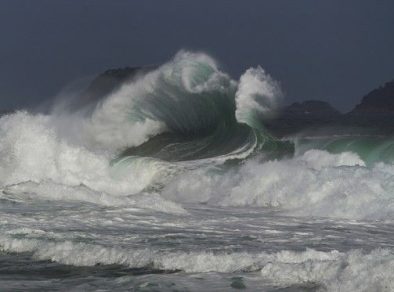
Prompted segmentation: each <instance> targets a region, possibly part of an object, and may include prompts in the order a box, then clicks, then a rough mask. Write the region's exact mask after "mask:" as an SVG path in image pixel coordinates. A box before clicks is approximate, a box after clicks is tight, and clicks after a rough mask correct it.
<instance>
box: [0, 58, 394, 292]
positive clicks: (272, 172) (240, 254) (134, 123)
mask: <svg viewBox="0 0 394 292" xmlns="http://www.w3.org/2000/svg"><path fill="white" fill-rule="evenodd" d="M282 98H283V94H282V91H281V88H280V85H279V83H278V82H276V81H275V80H273V79H272V78H271V77H270V75H268V74H267V73H266V72H265V71H264V69H262V68H261V67H256V68H250V69H248V70H247V71H246V72H245V73H244V74H243V75H242V76H241V78H240V79H239V80H233V79H232V78H231V77H230V76H229V75H228V74H226V73H225V72H223V71H221V70H220V68H219V66H218V65H217V63H216V61H215V60H214V59H212V58H211V57H210V56H208V55H206V54H202V53H191V52H186V51H181V52H179V53H178V54H177V55H176V56H175V57H174V58H173V59H172V60H170V61H169V62H167V63H166V64H164V65H162V66H160V67H158V68H157V69H155V70H151V71H149V72H144V73H141V74H139V75H138V76H136V77H135V78H134V79H133V80H131V81H129V82H127V83H125V84H124V85H122V86H121V87H120V88H119V89H117V90H116V91H115V92H113V93H111V94H110V95H108V96H106V97H105V98H103V99H102V100H100V101H95V102H92V103H90V104H88V105H86V102H83V106H81V107H80V108H77V109H76V108H75V107H73V110H70V107H68V106H67V105H68V104H69V103H71V102H72V103H73V104H75V100H72V99H73V97H67V98H65V97H63V98H62V99H61V100H58V101H57V102H56V104H55V105H54V106H53V108H52V109H51V111H50V112H49V113H45V114H43V113H38V112H29V111H19V112H15V113H13V114H9V115H6V116H3V117H1V118H0V290H1V291H54V290H60V291H237V290H244V291H394V274H393V272H392V271H393V270H394V235H393V234H394V164H393V163H394V138H393V137H387V136H382V135H373V134H368V135H361V134H357V133H356V132H350V133H349V134H346V135H345V134H343V131H338V132H340V133H342V134H340V135H333V134H332V131H331V132H330V135H325V133H324V131H322V132H321V133H317V134H316V135H313V136H302V135H295V136H291V137H284V138H281V139H277V138H275V137H274V136H273V135H271V134H270V133H269V132H268V131H266V130H265V127H264V121H265V120H266V119H271V118H274V117H275V113H276V112H277V111H278V110H279V106H280V104H281V100H282ZM81 104H82V103H81Z"/></svg>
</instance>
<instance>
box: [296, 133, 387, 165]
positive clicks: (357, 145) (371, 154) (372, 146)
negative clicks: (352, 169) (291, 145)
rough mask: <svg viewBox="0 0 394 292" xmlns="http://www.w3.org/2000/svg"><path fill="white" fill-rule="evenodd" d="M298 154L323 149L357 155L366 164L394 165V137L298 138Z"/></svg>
mask: <svg viewBox="0 0 394 292" xmlns="http://www.w3.org/2000/svg"><path fill="white" fill-rule="evenodd" d="M294 142H295V148H296V152H297V153H303V152H305V151H307V150H310V149H322V150H327V151H329V152H331V153H335V154H337V153H341V152H345V151H348V152H353V153H357V154H358V155H359V156H360V158H361V159H363V160H364V161H365V163H366V164H369V165H371V164H373V163H376V162H385V163H394V137H383V136H342V137H340V136H337V137H335V136H334V137H313V138H298V139H296V140H295V141H294Z"/></svg>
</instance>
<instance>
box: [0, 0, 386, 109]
mask: <svg viewBox="0 0 394 292" xmlns="http://www.w3.org/2000/svg"><path fill="white" fill-rule="evenodd" d="M393 12H394V1H393V0H378V1H377V0H375V1H373V0H346V1H345V0H326V1H324V0H321V1H316V0H269V1H268V0H267V1H264V0H256V1H253V0H238V1H232V0H198V1H197V0H193V1H192V0H178V1H175V0H156V1H153V0H140V1H138V0H134V1H132V0H130V1H125V0H34V1H33V0H0V108H13V107H26V106H32V105H37V104H38V103H41V102H43V101H44V100H46V99H49V98H51V97H52V96H54V95H55V94H56V93H57V92H58V91H60V90H61V88H62V87H64V86H65V85H67V84H68V83H70V82H72V81H74V80H78V79H80V78H83V77H86V76H93V75H95V74H97V73H100V72H102V71H104V70H106V69H108V68H116V67H124V66H137V65H144V64H159V63H162V62H164V61H166V60H168V59H169V58H170V57H171V56H173V55H174V54H175V53H176V52H177V51H178V50H179V49H182V48H185V49H192V50H202V51H206V52H208V53H209V54H211V55H212V56H214V57H215V58H217V59H218V60H219V62H220V64H221V65H222V68H223V69H224V70H226V71H228V72H229V73H230V74H231V75H232V76H233V77H234V78H238V77H239V75H240V74H241V73H242V71H244V70H245V69H247V68H248V67H250V66H256V65H259V64H260V65H261V66H262V67H263V68H265V69H266V70H267V71H268V72H269V73H270V74H271V75H272V76H273V77H274V78H275V79H277V80H279V81H280V82H281V84H282V87H283V89H284V91H285V92H286V100H287V102H292V101H295V100H305V99H321V100H327V101H330V102H331V103H332V104H333V105H335V106H337V107H338V108H340V109H341V110H349V109H350V108H351V107H352V106H353V105H354V104H356V103H357V102H358V101H359V100H360V98H361V97H362V96H363V95H364V94H366V93H367V92H368V91H370V90H371V89H373V88H375V87H377V86H378V85H380V84H382V83H384V82H386V81H389V80H392V79H394V17H393Z"/></svg>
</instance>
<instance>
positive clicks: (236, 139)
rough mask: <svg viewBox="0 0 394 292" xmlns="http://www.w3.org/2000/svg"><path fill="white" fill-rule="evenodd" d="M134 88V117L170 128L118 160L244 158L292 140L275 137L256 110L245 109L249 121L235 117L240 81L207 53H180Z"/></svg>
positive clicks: (131, 113)
mask: <svg viewBox="0 0 394 292" xmlns="http://www.w3.org/2000/svg"><path fill="white" fill-rule="evenodd" d="M132 86H134V87H137V88H138V91H137V93H138V94H137V95H136V94H135V92H133V94H134V96H133V98H134V100H135V102H134V103H133V104H132V107H131V108H128V109H127V110H128V112H129V117H130V120H134V121H136V122H138V121H144V120H145V119H150V120H155V121H159V122H161V123H163V124H165V126H166V130H165V131H164V133H161V134H159V135H156V136H154V137H152V138H150V139H149V140H148V141H147V142H145V143H143V144H142V145H139V146H137V147H132V148H128V149H125V150H124V151H123V152H122V153H121V155H120V158H124V157H127V156H138V157H153V158H159V159H162V160H166V161H185V160H196V159H207V158H213V157H217V158H224V156H227V158H228V159H231V158H240V159H243V158H246V157H247V156H249V155H251V154H253V153H256V152H260V151H266V152H267V153H270V154H272V155H274V154H273V153H275V155H276V153H278V152H283V151H285V152H288V151H291V147H289V145H288V144H289V143H287V142H280V141H277V140H275V139H274V138H273V137H271V135H269V134H268V133H267V132H266V131H265V129H264V126H263V125H262V124H261V122H260V120H259V118H258V114H256V110H255V109H251V111H250V113H246V114H247V117H248V118H247V119H244V120H242V122H239V121H238V120H237V117H236V110H237V103H236V96H237V88H238V83H237V82H236V81H234V80H232V79H231V78H230V77H229V76H228V75H227V74H225V73H223V72H221V71H220V70H219V69H218V67H217V65H216V63H215V61H214V60H213V59H211V58H210V57H208V56H206V55H203V54H191V53H185V52H183V53H181V54H178V55H177V56H176V57H175V58H174V60H173V61H172V62H170V63H167V64H165V65H163V66H162V67H160V68H159V69H157V70H156V71H154V72H151V73H148V74H146V75H145V76H143V77H142V78H141V79H140V80H138V81H137V82H136V83H135V84H133V85H132ZM254 95H255V93H254ZM253 97H254V96H251V98H253ZM243 98H245V97H244V96H243ZM283 145H286V146H283ZM289 149H290V150H289Z"/></svg>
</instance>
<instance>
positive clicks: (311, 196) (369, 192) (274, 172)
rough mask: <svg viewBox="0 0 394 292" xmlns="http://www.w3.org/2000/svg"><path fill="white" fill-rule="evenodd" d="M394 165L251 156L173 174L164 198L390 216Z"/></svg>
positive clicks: (326, 157)
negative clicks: (221, 167) (233, 165)
mask: <svg viewBox="0 0 394 292" xmlns="http://www.w3.org/2000/svg"><path fill="white" fill-rule="evenodd" d="M393 181H394V176H393V167H392V166H389V165H384V164H379V165H376V166H375V167H373V168H367V167H365V166H364V162H363V161H362V160H361V159H360V158H359V157H358V156H357V155H355V154H353V153H341V154H339V155H335V154H330V153H328V152H326V151H320V150H311V151H308V152H306V153H305V154H303V155H302V156H299V157H295V158H292V159H284V160H280V161H268V162H259V161H257V160H250V161H248V162H247V163H246V164H244V165H243V166H241V167H240V168H238V169H235V170H234V169H232V170H230V171H227V172H218V171H217V170H215V169H210V168H205V169H198V170H195V171H193V172H189V173H185V174H182V175H180V176H178V177H177V178H175V179H174V180H173V181H172V182H171V183H169V184H168V185H167V186H166V188H165V189H164V191H163V195H164V196H165V197H166V198H170V199H172V200H177V201H185V202H200V203H208V204H213V205H222V206H253V207H274V208H277V209H280V210H285V211H287V212H288V213H289V214H293V215H300V216H323V217H339V218H355V219H360V218H369V219H390V218H392V217H393V213H394V198H393V191H394V185H393Z"/></svg>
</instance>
